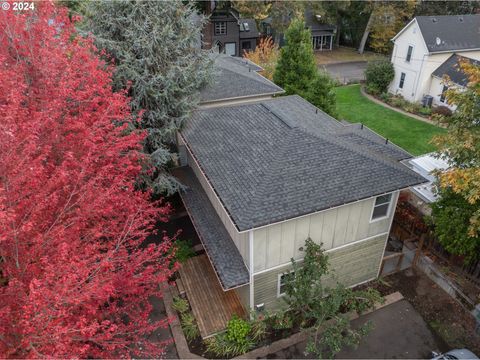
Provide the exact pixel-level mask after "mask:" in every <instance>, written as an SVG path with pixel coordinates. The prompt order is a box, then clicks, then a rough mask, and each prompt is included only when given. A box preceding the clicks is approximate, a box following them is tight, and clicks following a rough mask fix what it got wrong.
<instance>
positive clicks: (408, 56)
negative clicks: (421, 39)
mask: <svg viewBox="0 0 480 360" xmlns="http://www.w3.org/2000/svg"><path fill="white" fill-rule="evenodd" d="M412 51H413V46H411V45H410V46H409V47H408V51H407V59H406V60H407V62H410V60H411V59H412Z"/></svg>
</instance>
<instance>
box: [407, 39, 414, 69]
mask: <svg viewBox="0 0 480 360" xmlns="http://www.w3.org/2000/svg"><path fill="white" fill-rule="evenodd" d="M410 46H411V47H412V54H411V55H410V60H407V56H408V48H409V47H410ZM414 52H415V45H413V44H408V46H407V54H406V55H405V62H406V63H407V64H411V63H412V59H413V53H414Z"/></svg>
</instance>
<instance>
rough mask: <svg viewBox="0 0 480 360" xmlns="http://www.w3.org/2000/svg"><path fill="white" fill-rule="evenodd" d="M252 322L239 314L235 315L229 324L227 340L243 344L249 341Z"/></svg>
mask: <svg viewBox="0 0 480 360" xmlns="http://www.w3.org/2000/svg"><path fill="white" fill-rule="evenodd" d="M250 329H251V328H250V324H249V323H248V322H246V321H245V320H243V319H240V318H239V317H238V316H237V315H233V316H232V318H231V319H230V321H229V322H228V324H227V340H228V341H231V342H233V343H236V344H242V343H244V342H246V341H247V336H248V334H249V333H250Z"/></svg>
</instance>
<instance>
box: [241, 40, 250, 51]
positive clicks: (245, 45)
mask: <svg viewBox="0 0 480 360" xmlns="http://www.w3.org/2000/svg"><path fill="white" fill-rule="evenodd" d="M251 49H252V43H251V42H250V41H243V42H242V50H251Z"/></svg>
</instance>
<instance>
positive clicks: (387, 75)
mask: <svg viewBox="0 0 480 360" xmlns="http://www.w3.org/2000/svg"><path fill="white" fill-rule="evenodd" d="M394 76H395V71H394V69H393V64H392V63H391V62H390V61H387V60H384V61H376V62H370V63H369V64H368V66H367V69H366V70H365V79H366V82H365V83H366V86H367V91H368V92H370V93H371V94H373V95H378V94H381V93H384V92H386V91H387V89H388V85H389V84H390V83H391V82H392V80H393V78H394Z"/></svg>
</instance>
